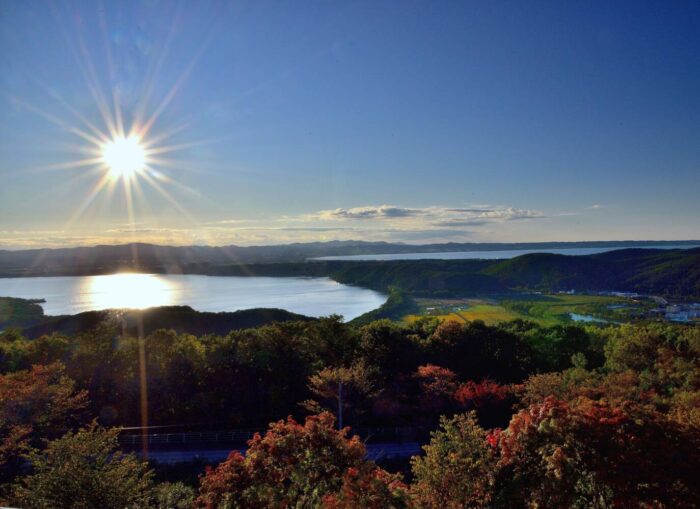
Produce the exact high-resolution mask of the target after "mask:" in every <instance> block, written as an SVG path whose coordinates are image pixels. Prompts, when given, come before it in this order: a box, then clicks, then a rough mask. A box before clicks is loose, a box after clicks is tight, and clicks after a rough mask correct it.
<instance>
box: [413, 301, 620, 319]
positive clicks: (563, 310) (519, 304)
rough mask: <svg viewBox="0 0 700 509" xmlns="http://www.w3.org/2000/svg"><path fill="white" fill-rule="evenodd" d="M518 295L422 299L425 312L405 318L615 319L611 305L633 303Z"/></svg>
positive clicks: (422, 308)
mask: <svg viewBox="0 0 700 509" xmlns="http://www.w3.org/2000/svg"><path fill="white" fill-rule="evenodd" d="M531 299H532V300H530V299H529V298H527V297H524V298H523V297H520V298H518V299H507V298H506V299H502V300H500V301H496V300H491V299H444V300H432V299H418V300H417V302H418V304H419V306H420V307H421V313H418V314H412V315H407V316H406V317H404V321H406V322H409V323H410V322H413V321H415V320H418V319H419V318H422V317H425V316H434V317H436V318H439V319H440V320H455V321H462V322H463V321H474V320H482V321H483V322H485V323H487V324H489V325H493V324H496V323H499V322H506V321H509V320H515V319H517V318H521V319H523V320H531V321H535V322H538V323H540V324H541V325H555V324H558V323H565V322H568V321H570V318H569V313H578V314H581V315H586V316H596V317H600V318H607V319H613V320H614V319H615V317H612V316H611V314H612V312H611V311H610V310H609V309H608V308H607V306H610V305H613V304H618V305H619V304H629V303H630V301H629V300H628V299H622V298H620V297H607V296H601V295H567V294H556V295H541V296H539V295H538V296H532V297H531Z"/></svg>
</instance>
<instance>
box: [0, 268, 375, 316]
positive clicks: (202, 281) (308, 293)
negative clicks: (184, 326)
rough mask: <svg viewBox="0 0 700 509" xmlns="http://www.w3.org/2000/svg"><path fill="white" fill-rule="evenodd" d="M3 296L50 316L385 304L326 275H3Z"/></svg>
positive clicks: (340, 310) (348, 312)
mask: <svg viewBox="0 0 700 509" xmlns="http://www.w3.org/2000/svg"><path fill="white" fill-rule="evenodd" d="M0 296H2V297H20V298H23V299H46V303H44V304H42V307H43V308H44V312H45V313H46V314H47V315H67V314H76V313H81V312H83V311H93V310H101V309H114V308H133V309H143V308H148V307H153V306H172V305H188V306H191V307H192V308H194V309H196V310H197V311H237V310H240V309H251V308H263V307H264V308H280V309H286V310H287V311H292V312H294V313H301V314H303V315H307V316H327V315H330V314H333V313H336V314H340V315H343V316H344V317H345V319H346V320H352V319H353V318H355V317H357V316H360V315H361V314H363V313H366V312H367V311H371V310H372V309H375V308H377V307H379V306H381V305H382V304H383V303H384V301H386V295H383V294H381V293H378V292H375V291H372V290H367V289H364V288H357V287H352V286H347V285H342V284H340V283H336V282H335V281H332V280H331V279H328V278H291V277H223V276H198V275H159V274H112V275H106V276H75V277H24V278H0Z"/></svg>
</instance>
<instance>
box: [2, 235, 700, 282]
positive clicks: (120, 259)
mask: <svg viewBox="0 0 700 509" xmlns="http://www.w3.org/2000/svg"><path fill="white" fill-rule="evenodd" d="M698 243H700V241H692V240H688V241H593V242H537V243H444V244H423V245H412V244H403V243H388V242H365V241H330V242H310V243H296V244H282V245H273V246H235V245H231V246H221V247H210V246H160V245H155V244H143V243H134V244H121V245H100V246H94V247H75V248H60V249H30V250H20V251H11V250H0V275H2V276H13V275H16V276H18V275H58V274H87V273H106V272H112V271H115V270H153V271H157V272H168V273H179V272H183V271H184V270H187V269H188V268H189V267H190V266H192V265H199V266H215V265H229V264H238V263H244V264H252V263H281V262H301V261H306V260H308V259H310V258H316V257H323V256H348V255H361V254H399V253H438V252H456V251H493V250H518V249H566V248H587V247H588V248H595V247H634V246H641V245H644V246H668V245H697V244H698Z"/></svg>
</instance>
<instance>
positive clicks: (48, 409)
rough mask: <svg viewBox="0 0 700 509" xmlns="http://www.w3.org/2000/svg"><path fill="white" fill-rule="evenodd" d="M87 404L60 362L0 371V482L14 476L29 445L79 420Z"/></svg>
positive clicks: (61, 432) (63, 429) (37, 443)
mask: <svg viewBox="0 0 700 509" xmlns="http://www.w3.org/2000/svg"><path fill="white" fill-rule="evenodd" d="M86 405H87V396H86V393H85V392H84V391H76V390H75V386H74V382H73V381H72V380H71V379H70V378H68V377H67V376H66V375H65V369H64V367H63V365H62V364H60V363H54V364H50V365H48V366H40V365H37V366H33V367H32V368H31V369H29V370H23V371H17V372H15V373H10V374H7V375H0V482H9V481H10V480H12V478H13V477H14V476H15V475H16V474H17V472H18V469H19V467H20V465H21V464H22V463H23V460H22V458H21V455H22V454H23V453H25V452H27V451H28V450H29V448H30V447H38V446H40V445H42V439H51V438H55V437H58V436H60V435H62V434H63V433H65V432H66V431H67V430H68V429H70V428H71V427H72V426H74V425H76V424H78V423H79V421H80V416H81V411H82V410H83V409H84V408H85V406H86Z"/></svg>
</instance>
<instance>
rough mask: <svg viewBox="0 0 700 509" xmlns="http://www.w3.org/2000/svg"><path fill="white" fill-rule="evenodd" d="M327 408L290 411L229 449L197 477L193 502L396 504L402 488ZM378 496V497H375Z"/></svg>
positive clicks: (247, 507) (214, 508)
mask: <svg viewBox="0 0 700 509" xmlns="http://www.w3.org/2000/svg"><path fill="white" fill-rule="evenodd" d="M334 423H335V419H334V417H333V416H332V415H331V414H329V413H323V414H320V415H318V416H311V417H308V418H307V419H306V422H305V424H303V425H302V424H298V423H297V422H295V421H294V420H293V419H292V418H291V417H290V418H288V419H287V420H286V421H279V422H276V423H273V424H271V425H270V428H269V429H268V431H267V433H266V434H265V435H264V436H262V435H259V434H258V435H256V436H255V437H254V438H253V439H252V440H250V442H249V443H248V450H247V452H246V455H245V456H243V455H241V454H240V453H239V452H237V451H234V452H232V453H231V454H230V456H229V457H228V459H227V460H226V461H225V462H223V463H221V464H220V465H219V466H218V467H216V468H215V469H208V471H207V473H206V475H204V476H203V477H202V478H201V481H200V492H199V497H198V498H197V501H196V506H197V507H200V508H205V509H233V508H238V509H253V508H263V507H265V508H280V509H282V508H287V507H319V506H323V504H327V505H328V507H349V506H348V505H347V504H348V503H350V502H349V501H357V500H365V499H367V498H368V497H369V498H372V499H373V500H374V502H373V503H374V504H375V505H373V506H372V505H370V506H368V507H377V508H379V507H383V508H384V507H385V508H400V507H405V505H406V489H405V487H404V486H403V484H401V483H400V482H399V479H398V478H397V477H396V476H393V475H390V474H388V473H386V472H384V471H382V470H381V469H379V468H378V467H376V466H375V465H374V464H373V463H370V462H367V461H366V460H365V459H364V457H365V447H364V445H363V444H362V442H361V441H360V440H359V438H358V437H357V436H354V437H352V438H348V436H347V434H348V430H347V429H344V430H342V431H338V430H336V429H335V428H334ZM376 497H379V498H376Z"/></svg>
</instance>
